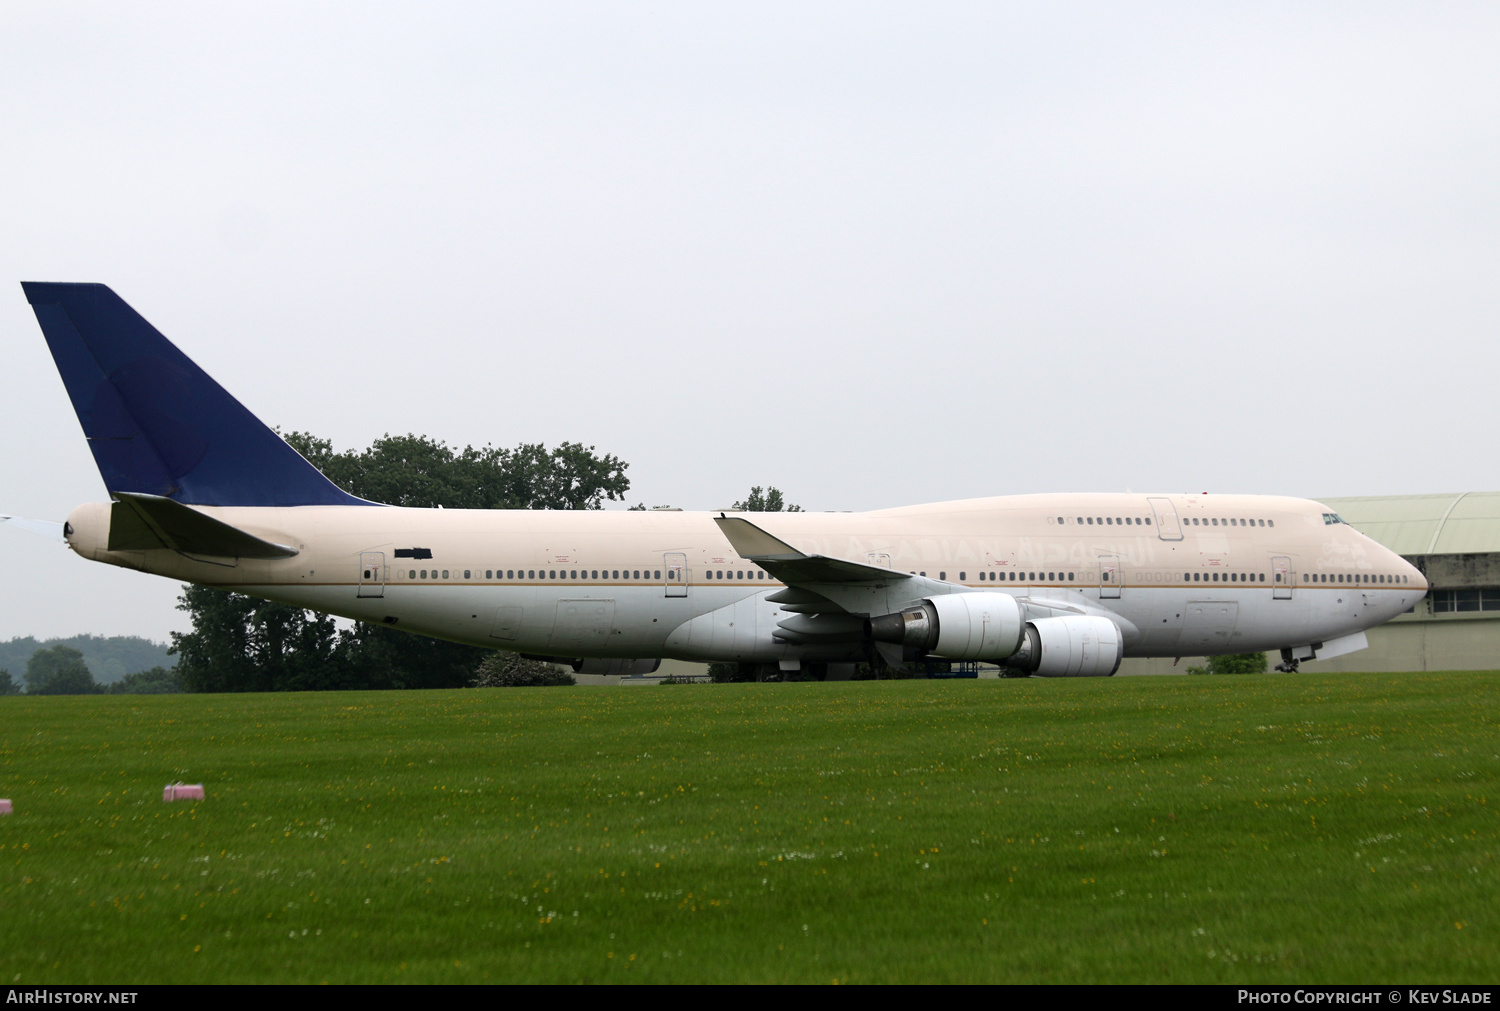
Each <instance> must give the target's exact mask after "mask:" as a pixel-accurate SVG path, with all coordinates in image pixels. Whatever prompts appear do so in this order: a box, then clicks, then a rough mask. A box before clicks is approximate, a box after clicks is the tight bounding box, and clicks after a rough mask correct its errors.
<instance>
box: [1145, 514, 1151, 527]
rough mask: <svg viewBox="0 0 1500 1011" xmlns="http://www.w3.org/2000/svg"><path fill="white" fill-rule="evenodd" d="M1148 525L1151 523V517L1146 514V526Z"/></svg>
mask: <svg viewBox="0 0 1500 1011" xmlns="http://www.w3.org/2000/svg"><path fill="white" fill-rule="evenodd" d="M1150 525H1151V517H1150V516H1147V517H1146V526H1148V527H1149V526H1150Z"/></svg>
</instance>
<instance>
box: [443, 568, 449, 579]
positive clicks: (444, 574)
mask: <svg viewBox="0 0 1500 1011" xmlns="http://www.w3.org/2000/svg"><path fill="white" fill-rule="evenodd" d="M443 578H444V579H447V578H448V570H447V569H444V570H443Z"/></svg>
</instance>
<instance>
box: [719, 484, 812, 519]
mask: <svg viewBox="0 0 1500 1011" xmlns="http://www.w3.org/2000/svg"><path fill="white" fill-rule="evenodd" d="M731 508H734V509H740V510H743V511H744V512H747V513H779V512H789V513H800V512H802V507H801V506H799V505H786V504H785V502H784V501H783V500H782V497H781V489H780V488H771V489H769V490H764V489H762V488H761V486H760V485H756V486H755V487H753V488H751V489H750V494H749V495H748V496H746V498H745V501H743V502H736V503H735V504H734V505H733V506H732V507H731Z"/></svg>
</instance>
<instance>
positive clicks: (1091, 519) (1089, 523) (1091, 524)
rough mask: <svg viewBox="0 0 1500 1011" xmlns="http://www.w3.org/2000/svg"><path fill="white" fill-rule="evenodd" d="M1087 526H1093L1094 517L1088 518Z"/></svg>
mask: <svg viewBox="0 0 1500 1011" xmlns="http://www.w3.org/2000/svg"><path fill="white" fill-rule="evenodd" d="M1088 525H1089V526H1093V525H1094V517H1092V516H1090V517H1089V522H1088Z"/></svg>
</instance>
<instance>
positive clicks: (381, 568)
mask: <svg viewBox="0 0 1500 1011" xmlns="http://www.w3.org/2000/svg"><path fill="white" fill-rule="evenodd" d="M355 596H356V597H384V596H385V552H384V551H361V552H360V553H359V591H358V592H357V593H356V594H355Z"/></svg>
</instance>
